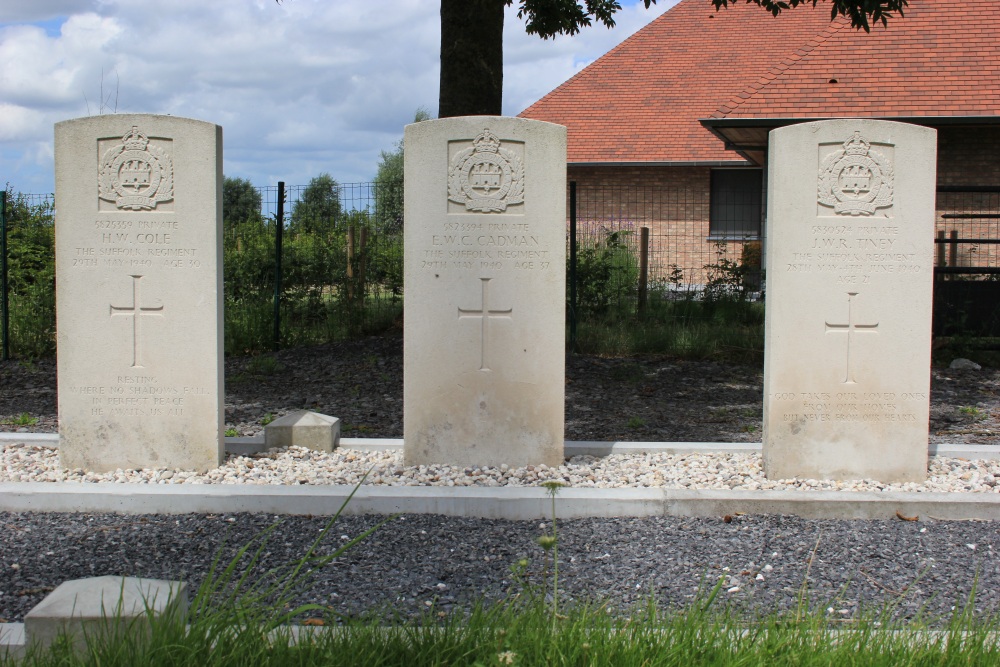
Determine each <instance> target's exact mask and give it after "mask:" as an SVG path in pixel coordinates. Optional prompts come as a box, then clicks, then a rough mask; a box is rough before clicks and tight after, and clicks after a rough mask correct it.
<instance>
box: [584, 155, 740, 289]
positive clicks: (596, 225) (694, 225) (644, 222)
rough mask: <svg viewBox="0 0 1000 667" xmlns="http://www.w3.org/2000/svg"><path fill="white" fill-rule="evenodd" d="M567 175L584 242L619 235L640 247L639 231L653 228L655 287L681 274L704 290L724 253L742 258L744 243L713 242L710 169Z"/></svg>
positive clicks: (621, 169) (687, 282) (608, 170)
mask: <svg viewBox="0 0 1000 667" xmlns="http://www.w3.org/2000/svg"><path fill="white" fill-rule="evenodd" d="M568 175H569V180H570V181H575V182H576V184H577V224H578V234H579V237H580V242H581V243H586V242H587V239H588V238H595V237H596V238H601V237H602V235H603V234H606V233H609V232H614V231H619V230H621V231H625V232H627V235H626V236H627V238H628V239H629V243H630V245H633V244H634V247H636V248H638V239H639V233H640V232H639V230H640V228H642V227H648V228H649V230H650V231H649V238H650V241H649V280H650V283H652V284H655V283H664V284H665V283H668V282H670V280H671V277H672V276H673V277H674V278H675V279H676V278H677V277H678V274H677V272H676V270H679V271H680V275H679V277H680V282H681V283H682V284H685V285H703V284H704V283H705V282H706V280H707V279H708V273H707V271H706V270H705V266H706V265H711V264H715V263H717V262H718V260H719V253H720V251H721V252H723V253H724V256H725V257H727V258H728V259H730V260H732V261H734V262H738V261H739V259H740V255H741V252H742V246H743V243H742V241H728V242H725V243H722V244H720V243H719V242H717V241H716V240H713V239H710V238H709V203H710V197H709V195H710V187H711V186H710V178H711V169H710V168H708V167H573V166H570V167H569V170H568ZM637 252H638V251H637Z"/></svg>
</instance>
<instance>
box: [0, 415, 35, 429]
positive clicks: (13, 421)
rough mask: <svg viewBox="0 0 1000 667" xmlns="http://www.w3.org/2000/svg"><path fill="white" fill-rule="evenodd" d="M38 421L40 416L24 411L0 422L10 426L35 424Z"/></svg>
mask: <svg viewBox="0 0 1000 667" xmlns="http://www.w3.org/2000/svg"><path fill="white" fill-rule="evenodd" d="M37 423H38V417H33V416H31V415H30V414H28V413H27V412H22V413H21V414H19V415H18V416H16V417H11V418H10V419H2V420H0V424H5V425H8V426H34V425H35V424H37Z"/></svg>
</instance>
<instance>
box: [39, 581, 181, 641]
mask: <svg viewBox="0 0 1000 667" xmlns="http://www.w3.org/2000/svg"><path fill="white" fill-rule="evenodd" d="M187 605H188V603H187V584H186V583H184V582H181V581H164V580H162V579H139V578H136V577H113V576H104V577H90V578H87V579H75V580H72V581H66V582H63V583H62V584H60V585H59V586H58V587H57V588H56V589H55V590H54V591H52V592H51V593H49V594H48V595H47V596H45V599H44V600H42V601H41V602H40V603H38V604H37V605H36V606H35V607H34V608H33V609H32V610H31V611H29V612H28V613H27V614H26V615H25V617H24V634H25V639H26V642H25V643H26V644H27V645H28V646H32V645H34V646H39V647H45V646H48V645H49V644H51V643H52V642H53V641H54V640H55V639H56V638H57V637H58V636H60V635H62V634H66V635H69V636H72V637H73V641H74V643H75V644H76V645H77V646H78V647H81V648H82V647H83V646H84V645H85V644H86V639H87V637H88V636H95V635H98V634H99V633H103V632H105V631H107V630H109V629H110V630H112V631H113V632H115V633H116V634H118V633H121V634H126V633H128V634H132V633H136V632H148V631H149V619H150V612H152V614H153V615H155V616H163V615H165V614H166V615H171V614H177V615H178V616H183V615H184V614H186V613H187ZM110 623H118V624H122V625H120V626H119V627H116V628H113V629H112V628H111V627H110V625H109V624H110Z"/></svg>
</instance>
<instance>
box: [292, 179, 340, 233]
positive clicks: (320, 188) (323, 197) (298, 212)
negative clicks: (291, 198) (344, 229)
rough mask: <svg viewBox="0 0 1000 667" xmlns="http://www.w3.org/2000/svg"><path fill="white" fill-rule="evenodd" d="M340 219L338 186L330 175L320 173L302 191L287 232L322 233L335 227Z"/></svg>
mask: <svg viewBox="0 0 1000 667" xmlns="http://www.w3.org/2000/svg"><path fill="white" fill-rule="evenodd" d="M340 217H341V209H340V184H339V183H337V181H335V180H334V179H333V177H332V176H330V174H327V173H322V174H320V175H319V176H316V177H314V178H312V179H311V180H310V181H309V185H307V186H306V187H305V189H304V190H302V194H301V196H300V197H299V201H298V203H297V204H296V205H295V208H294V209H293V210H292V219H291V221H290V223H289V230H290V231H292V232H293V233H297V234H299V233H305V234H314V233H324V232H325V231H326V230H328V229H330V228H332V227H334V226H336V224H337V221H338V219H339V218H340Z"/></svg>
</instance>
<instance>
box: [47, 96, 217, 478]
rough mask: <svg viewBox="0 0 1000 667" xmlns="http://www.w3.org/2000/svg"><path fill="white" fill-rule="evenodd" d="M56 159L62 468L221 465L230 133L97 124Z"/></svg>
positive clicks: (61, 143)
mask: <svg viewBox="0 0 1000 667" xmlns="http://www.w3.org/2000/svg"><path fill="white" fill-rule="evenodd" d="M55 152H56V155H55V158H56V193H55V194H56V283H57V289H56V313H57V315H56V317H57V331H58V333H57V346H58V355H59V357H58V384H59V435H60V439H59V455H60V459H61V462H62V464H63V465H64V466H66V467H68V468H85V469H88V470H93V471H99V472H106V471H110V470H115V469H117V468H125V469H127V468H162V467H167V468H183V469H188V470H207V469H209V468H211V467H214V466H217V465H219V463H220V462H221V460H222V456H223V440H222V425H223V421H222V420H223V416H224V412H223V402H222V401H223V396H224V392H223V388H222V386H223V372H222V358H223V357H222V271H221V269H222V256H221V255H222V243H221V240H222V237H221V234H222V226H221V220H222V197H221V194H222V128H221V127H219V126H217V125H213V124H211V123H205V122H202V121H197V120H189V119H184V118H176V117H171V116H156V115H141V114H136V115H125V114H120V115H119V114H114V115H104V116H94V117H90V118H81V119H76V120H69V121H65V122H62V123H58V124H57V125H56V127H55Z"/></svg>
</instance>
